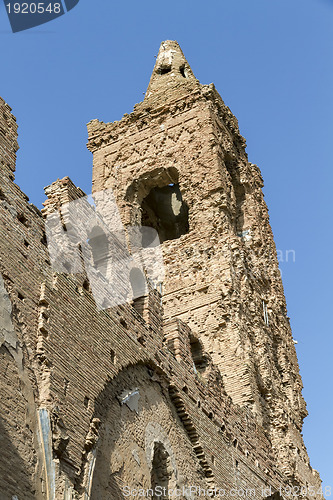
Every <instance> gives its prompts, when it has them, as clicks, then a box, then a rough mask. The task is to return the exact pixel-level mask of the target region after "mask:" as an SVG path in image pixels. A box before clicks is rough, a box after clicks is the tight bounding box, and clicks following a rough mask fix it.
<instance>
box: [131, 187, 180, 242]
mask: <svg viewBox="0 0 333 500" xmlns="http://www.w3.org/2000/svg"><path fill="white" fill-rule="evenodd" d="M141 211H142V217H141V225H142V226H149V227H153V228H154V229H156V231H157V232H158V235H159V238H160V242H161V243H162V242H163V241H166V240H175V239H177V238H180V236H182V235H183V234H187V233H188V232H189V221H188V206H187V204H186V203H185V202H184V200H183V197H182V194H181V191H180V188H179V184H170V185H167V186H164V187H154V188H152V189H151V190H150V192H149V194H148V196H146V198H144V200H143V201H142V204H141Z"/></svg>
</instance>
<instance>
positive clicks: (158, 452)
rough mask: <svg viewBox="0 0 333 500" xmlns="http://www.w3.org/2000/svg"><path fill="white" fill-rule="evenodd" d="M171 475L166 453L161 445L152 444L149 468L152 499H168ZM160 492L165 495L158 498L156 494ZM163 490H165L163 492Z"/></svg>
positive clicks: (168, 458)
mask: <svg viewBox="0 0 333 500" xmlns="http://www.w3.org/2000/svg"><path fill="white" fill-rule="evenodd" d="M172 475H173V469H172V464H171V460H170V457H169V454H168V452H167V451H166V449H165V447H164V445H163V444H162V443H156V442H155V443H154V455H153V460H152V468H151V489H152V491H153V495H152V498H158V499H159V500H166V499H167V498H169V496H168V490H169V488H170V480H171V478H172ZM157 487H159V488H158V489H157V492H159V491H160V490H161V491H162V492H163V491H165V492H166V495H163V494H162V495H160V496H158V495H157V494H156V488H157ZM164 488H165V490H164Z"/></svg>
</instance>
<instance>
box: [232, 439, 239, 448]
mask: <svg viewBox="0 0 333 500" xmlns="http://www.w3.org/2000/svg"><path fill="white" fill-rule="evenodd" d="M232 444H233V446H234V448H237V444H238V442H237V439H234V440H233V442H232Z"/></svg>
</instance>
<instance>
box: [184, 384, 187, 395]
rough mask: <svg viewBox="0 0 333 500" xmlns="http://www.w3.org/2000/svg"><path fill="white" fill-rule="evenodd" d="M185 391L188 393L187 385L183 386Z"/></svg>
mask: <svg viewBox="0 0 333 500" xmlns="http://www.w3.org/2000/svg"><path fill="white" fill-rule="evenodd" d="M183 392H185V394H188V388H187V386H186V385H184V387H183Z"/></svg>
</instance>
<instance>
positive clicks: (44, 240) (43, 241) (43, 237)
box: [40, 231, 47, 247]
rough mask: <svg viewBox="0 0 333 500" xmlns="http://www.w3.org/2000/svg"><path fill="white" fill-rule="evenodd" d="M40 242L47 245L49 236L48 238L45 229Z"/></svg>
mask: <svg viewBox="0 0 333 500" xmlns="http://www.w3.org/2000/svg"><path fill="white" fill-rule="evenodd" d="M40 242H41V244H42V245H44V246H45V247H47V238H46V233H45V231H43V235H42V237H41V239H40Z"/></svg>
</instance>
